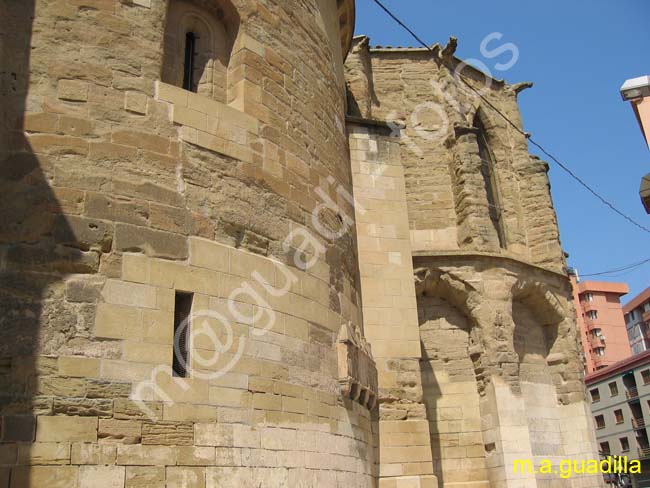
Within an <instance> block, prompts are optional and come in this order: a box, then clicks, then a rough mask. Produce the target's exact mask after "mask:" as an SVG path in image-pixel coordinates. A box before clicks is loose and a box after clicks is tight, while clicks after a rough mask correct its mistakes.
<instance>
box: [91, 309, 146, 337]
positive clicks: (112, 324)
mask: <svg viewBox="0 0 650 488" xmlns="http://www.w3.org/2000/svg"><path fill="white" fill-rule="evenodd" d="M141 336H142V312H141V311H140V310H139V309H137V308H132V307H124V306H119V305H111V304H107V303H100V304H98V305H97V312H96V316H95V337H97V338H104V339H128V338H134V337H141Z"/></svg>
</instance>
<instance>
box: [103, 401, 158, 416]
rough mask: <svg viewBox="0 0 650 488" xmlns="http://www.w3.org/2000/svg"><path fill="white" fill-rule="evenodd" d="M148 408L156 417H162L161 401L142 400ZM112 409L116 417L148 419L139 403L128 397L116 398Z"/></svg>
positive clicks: (146, 413)
mask: <svg viewBox="0 0 650 488" xmlns="http://www.w3.org/2000/svg"><path fill="white" fill-rule="evenodd" d="M144 403H145V406H146V408H147V409H148V410H150V411H151V412H153V415H155V416H156V418H162V414H163V406H162V403H157V402H144ZM113 411H114V415H115V418H116V419H122V420H129V419H141V420H144V419H148V412H147V411H146V410H143V409H142V408H141V407H140V405H139V404H138V403H136V402H134V401H132V400H129V399H128V398H116V399H115V402H114V404H113Z"/></svg>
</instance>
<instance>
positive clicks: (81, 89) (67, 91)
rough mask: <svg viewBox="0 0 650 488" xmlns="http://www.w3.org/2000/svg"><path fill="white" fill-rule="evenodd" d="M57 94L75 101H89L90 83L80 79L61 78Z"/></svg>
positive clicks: (64, 98) (61, 97)
mask: <svg viewBox="0 0 650 488" xmlns="http://www.w3.org/2000/svg"><path fill="white" fill-rule="evenodd" d="M57 96H58V97H59V98H60V99H61V100H70V101H73V102H86V101H88V83H86V82H85V81H78V80H59V84H58V86H57Z"/></svg>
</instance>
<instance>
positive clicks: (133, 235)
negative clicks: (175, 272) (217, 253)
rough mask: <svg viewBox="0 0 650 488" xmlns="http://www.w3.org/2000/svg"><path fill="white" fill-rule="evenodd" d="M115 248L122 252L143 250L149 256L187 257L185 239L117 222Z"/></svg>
mask: <svg viewBox="0 0 650 488" xmlns="http://www.w3.org/2000/svg"><path fill="white" fill-rule="evenodd" d="M115 249H116V250H117V251H122V252H144V253H145V254H147V255H148V256H151V257H159V258H169V259H187V257H188V246H187V239H186V238H185V237H183V236H179V235H177V234H171V233H169V232H163V231H159V230H152V229H147V228H144V227H136V226H134V225H127V224H117V226H116V228H115Z"/></svg>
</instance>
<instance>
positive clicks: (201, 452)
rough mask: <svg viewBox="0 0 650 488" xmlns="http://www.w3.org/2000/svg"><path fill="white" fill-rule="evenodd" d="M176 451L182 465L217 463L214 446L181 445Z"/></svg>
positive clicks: (210, 464)
mask: <svg viewBox="0 0 650 488" xmlns="http://www.w3.org/2000/svg"><path fill="white" fill-rule="evenodd" d="M176 452H177V455H178V459H177V463H178V464H179V465H180V466H212V465H214V463H215V448H214V447H195V446H179V447H178V448H177V450H176Z"/></svg>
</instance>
